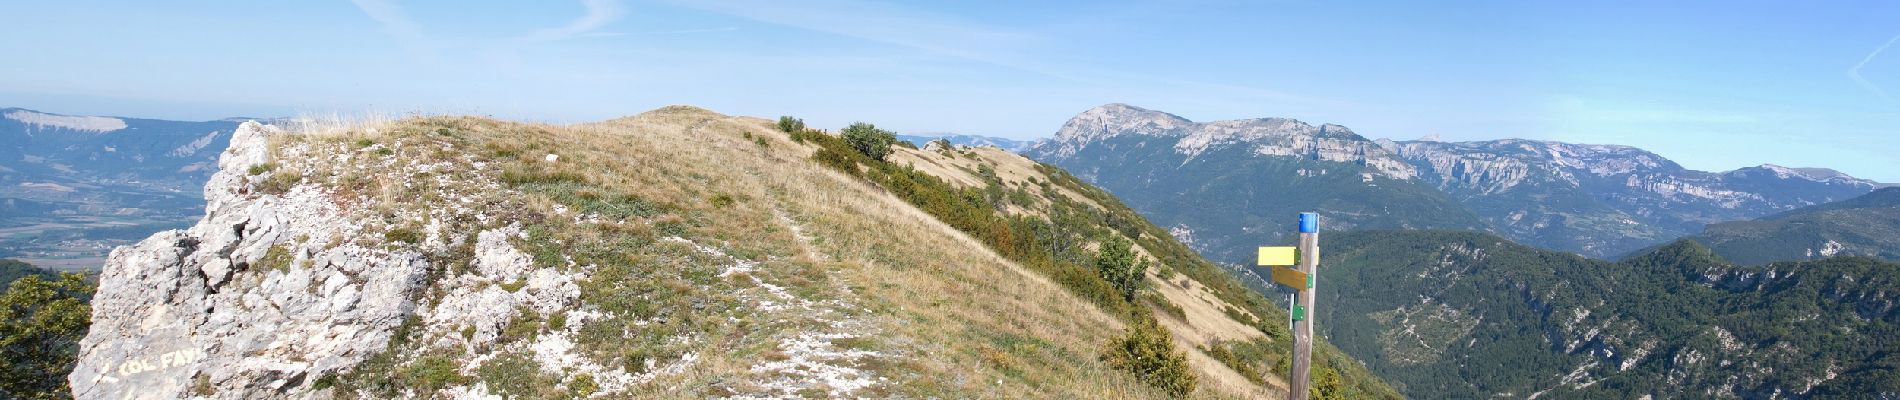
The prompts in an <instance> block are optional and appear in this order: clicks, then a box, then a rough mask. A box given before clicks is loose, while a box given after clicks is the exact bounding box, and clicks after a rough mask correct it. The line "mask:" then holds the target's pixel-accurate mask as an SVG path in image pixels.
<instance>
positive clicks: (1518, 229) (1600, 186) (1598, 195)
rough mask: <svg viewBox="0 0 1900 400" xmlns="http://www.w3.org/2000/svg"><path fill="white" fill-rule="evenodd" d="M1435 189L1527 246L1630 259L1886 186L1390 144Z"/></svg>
mask: <svg viewBox="0 0 1900 400" xmlns="http://www.w3.org/2000/svg"><path fill="white" fill-rule="evenodd" d="M1381 144H1383V145H1385V146H1386V147H1388V148H1390V149H1392V150H1393V151H1394V152H1395V153H1397V154H1398V155H1399V157H1401V158H1404V159H1405V160H1406V161H1409V162H1411V163H1412V164H1413V165H1415V166H1417V167H1418V169H1419V171H1420V172H1421V179H1423V180H1425V181H1427V182H1431V183H1432V184H1433V185H1436V186H1437V187H1438V188H1439V189H1441V190H1444V191H1445V192H1446V193H1447V194H1449V195H1451V196H1452V197H1453V198H1456V199H1458V200H1459V202H1461V203H1463V204H1464V205H1465V206H1466V207H1469V208H1470V209H1471V210H1472V211H1473V212H1475V213H1477V214H1478V215H1480V216H1482V217H1483V218H1484V220H1485V222H1486V223H1487V224H1488V225H1489V226H1490V227H1491V230H1492V231H1494V232H1497V233H1499V234H1502V235H1504V236H1506V237H1509V238H1512V239H1513V240H1517V241H1520V242H1524V243H1527V244H1532V245H1536V246H1540V247H1544V248H1550V249H1558V250H1567V251H1574V252H1578V253H1580V254H1583V255H1587V256H1592V257H1604V256H1609V255H1617V254H1624V253H1628V252H1630V251H1633V250H1636V249H1640V248H1644V247H1650V246H1655V245H1660V244H1662V243H1664V242H1668V241H1671V240H1674V239H1675V238H1679V237H1682V236H1685V235H1688V234H1692V233H1695V232H1698V231H1700V230H1701V229H1702V227H1703V225H1706V224H1711V223H1718V222H1726V221H1734V220H1743V219H1749V218H1755V217H1760V216H1763V215H1768V214H1773V213H1777V212H1782V211H1787V210H1790V209H1794V208H1798V207H1803V206H1808V205H1814V204H1822V203H1827V202H1832V201H1838V200H1843V199H1847V198H1851V197H1854V196H1859V195H1862V194H1865V193H1867V192H1868V191H1870V190H1873V189H1874V188H1875V187H1876V186H1877V185H1878V184H1876V183H1874V182H1873V181H1868V180H1864V179H1857V178H1854V177H1851V176H1847V175H1846V174H1842V173H1840V172H1836V171H1833V170H1828V169H1823V168H1784V167H1780V166H1776V165H1762V166H1759V167H1749V168H1742V169H1737V170H1734V171H1728V172H1721V173H1713V172H1703V171H1696V170H1690V169H1687V168H1683V167H1682V166H1680V165H1677V164H1676V163H1675V162H1674V161H1670V160H1669V159H1667V158H1664V157H1662V156H1660V155H1657V154H1655V153H1651V152H1648V151H1644V150H1642V149H1638V148H1634V147H1628V146H1614V145H1584V144H1571V143H1561V142H1550V141H1537V140H1522V139H1503V140H1493V141H1479V142H1458V143H1447V142H1435V141H1404V142H1390V141H1382V142H1381Z"/></svg>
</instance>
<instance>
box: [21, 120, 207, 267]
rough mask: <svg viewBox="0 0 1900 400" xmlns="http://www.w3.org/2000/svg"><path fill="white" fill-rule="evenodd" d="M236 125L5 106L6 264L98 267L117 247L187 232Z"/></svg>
mask: <svg viewBox="0 0 1900 400" xmlns="http://www.w3.org/2000/svg"><path fill="white" fill-rule="evenodd" d="M237 124H238V123H237V121H230V120H224V121H203V122H185V121H165V120H153V119H137V118H118V117H101V116H71V115H59V114H49V113H42V112H38V111H33V110H27V109H20V108H0V257H13V258H22V259H27V260H29V261H32V262H34V263H36V264H40V265H41V266H46V267H59V268H61V269H97V268H99V265H100V264H101V263H102V261H103V259H104V257H105V255H106V252H108V251H111V249H112V248H113V247H117V246H120V245H125V244H130V243H132V242H134V241H137V240H138V239H140V238H143V237H144V236H145V235H149V234H151V233H152V232H156V231H159V230H163V229H170V228H180V227H184V226H188V225H190V224H191V221H193V220H194V219H196V218H197V217H198V216H199V214H200V213H201V212H202V211H203V210H204V198H203V197H202V196H201V195H200V194H199V191H198V188H199V187H201V186H203V185H204V182H205V180H206V179H209V178H210V176H211V173H212V172H215V171H216V170H217V168H216V166H215V165H214V163H216V161H217V157H218V151H219V150H221V149H223V148H225V145H226V144H227V142H228V141H229V140H230V137H231V132H232V130H233V129H235V128H236V127H237Z"/></svg>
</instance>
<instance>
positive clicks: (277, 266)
mask: <svg viewBox="0 0 1900 400" xmlns="http://www.w3.org/2000/svg"><path fill="white" fill-rule="evenodd" d="M294 259H295V257H294V256H292V255H291V254H290V248H288V247H284V246H282V245H278V246H271V247H270V249H269V250H265V251H264V258H261V259H258V260H257V267H258V269H259V270H265V271H278V272H283V271H289V270H290V263H291V261H292V260H294Z"/></svg>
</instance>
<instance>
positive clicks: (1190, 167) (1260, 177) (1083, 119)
mask: <svg viewBox="0 0 1900 400" xmlns="http://www.w3.org/2000/svg"><path fill="white" fill-rule="evenodd" d="M1028 154H1029V155H1030V157H1031V158H1035V159H1038V160H1040V161H1043V162H1047V163H1050V164H1053V165H1056V166H1059V167H1062V168H1064V169H1067V170H1069V171H1070V172H1072V173H1074V174H1075V175H1076V176H1079V177H1081V178H1082V179H1084V180H1087V181H1089V182H1091V183H1094V184H1096V185H1099V186H1101V187H1102V188H1103V189H1107V190H1108V191H1110V192H1112V193H1115V195H1116V196H1119V197H1120V198H1121V199H1122V201H1124V202H1126V203H1127V204H1128V205H1129V206H1130V207H1133V208H1134V209H1136V210H1138V211H1140V212H1141V213H1142V215H1143V216H1146V217H1147V218H1148V219H1149V220H1150V221H1153V222H1154V223H1155V224H1157V225H1161V226H1166V227H1169V228H1170V229H1171V230H1172V231H1173V233H1174V234H1175V237H1177V238H1179V239H1181V240H1182V241H1184V242H1188V243H1189V244H1190V245H1191V246H1194V248H1195V249H1197V250H1201V251H1202V252H1203V254H1206V255H1207V256H1208V257H1209V258H1211V259H1214V260H1217V261H1222V262H1228V263H1243V262H1247V260H1248V259H1249V257H1251V254H1252V253H1251V252H1252V251H1253V248H1254V247H1255V246H1259V245H1260V244H1262V243H1279V242H1283V241H1284V240H1283V239H1284V238H1285V237H1287V235H1289V234H1291V233H1292V232H1293V229H1292V224H1291V223H1290V222H1289V218H1291V217H1292V216H1294V215H1296V214H1297V213H1298V212H1301V211H1319V212H1320V213H1322V214H1324V215H1326V218H1327V219H1326V223H1325V224H1323V227H1324V228H1326V229H1338V230H1344V229H1386V228H1403V229H1480V228H1482V227H1483V226H1484V225H1483V223H1482V222H1481V221H1480V220H1479V219H1478V217H1477V216H1476V215H1474V214H1472V213H1471V212H1469V211H1467V210H1466V209H1465V208H1464V206H1462V205H1460V204H1458V203H1457V202H1456V201H1453V200H1452V199H1451V198H1449V197H1447V196H1446V195H1445V194H1444V193H1442V192H1439V191H1438V190H1437V189H1435V188H1433V187H1431V186H1428V185H1425V184H1422V183H1420V181H1419V180H1418V179H1417V178H1418V174H1419V171H1418V168H1417V167H1414V166H1412V165H1411V164H1409V163H1407V162H1405V161H1404V160H1403V159H1400V158H1398V156H1397V155H1396V154H1394V153H1393V152H1392V151H1390V150H1387V149H1386V148H1384V147H1381V146H1379V145H1378V144H1376V143H1373V142H1372V141H1371V140H1367V139H1366V138H1364V137H1360V136H1359V135H1357V134H1354V133H1353V132H1352V131H1351V130H1349V129H1346V128H1345V127H1343V126H1339V125H1330V124H1328V125H1320V126H1313V125H1309V124H1306V123H1304V122H1300V121H1296V120H1290V119H1280V118H1266V119H1247V120H1231V121H1215V122H1208V123H1198V122H1194V121H1189V120H1187V119H1185V118H1181V117H1178V116H1175V115H1172V114H1168V113H1163V112H1159V111H1153V110H1147V109H1143V108H1139V107H1133V106H1129V105H1125V104H1110V105H1105V106H1101V107H1096V108H1094V109H1090V110H1088V111H1085V112H1083V113H1082V114H1080V115H1077V116H1075V118H1073V119H1070V120H1069V122H1068V123H1066V124H1064V125H1063V126H1062V129H1061V130H1060V131H1058V132H1057V133H1056V136H1055V137H1054V138H1051V139H1049V140H1046V141H1043V142H1040V143H1037V144H1036V146H1035V148H1033V149H1031V150H1030V151H1029V152H1028Z"/></svg>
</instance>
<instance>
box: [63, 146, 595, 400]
mask: <svg viewBox="0 0 1900 400" xmlns="http://www.w3.org/2000/svg"><path fill="white" fill-rule="evenodd" d="M285 134H287V133H285V132H284V131H282V130H280V129H278V128H276V127H272V126H268V125H262V124H258V123H256V122H249V123H245V124H243V125H242V126H240V127H239V129H238V130H237V132H236V133H235V135H234V136H233V138H232V141H231V146H230V148H229V149H227V150H225V151H224V153H223V154H222V156H221V157H220V158H219V161H218V166H219V168H220V170H219V172H217V173H216V174H215V175H213V176H212V178H211V181H210V183H208V184H207V185H205V189H204V191H205V198H206V200H207V204H206V212H205V216H204V218H203V219H202V220H200V221H199V222H198V224H197V225H195V226H193V227H191V228H189V229H185V230H173V231H166V232H160V233H158V234H156V235H153V236H152V237H150V238H148V239H146V240H144V241H141V242H139V243H138V244H136V245H132V246H127V247H123V248H120V249H117V250H115V251H113V253H112V255H111V257H110V258H109V259H108V260H107V262H106V265H105V270H104V273H103V275H102V276H101V277H100V287H99V292H98V295H97V296H96V297H95V298H94V300H93V326H92V330H91V333H90V334H89V335H88V336H87V337H86V339H85V340H84V341H83V342H82V343H81V349H80V356H79V361H78V365H77V366H76V367H75V368H74V371H73V373H72V375H71V376H70V380H71V382H72V388H73V394H74V395H75V397H77V398H81V399H121V398H180V397H211V398H260V397H310V396H314V395H319V394H322V393H318V392H312V391H311V390H310V389H311V387H312V385H313V383H314V382H315V381H316V380H318V379H319V377H322V376H326V375H330V374H335V373H340V372H342V371H345V370H347V369H349V368H352V367H354V366H356V365H357V364H359V363H361V362H362V361H363V360H364V359H365V358H367V357H369V356H371V355H373V354H375V353H377V352H380V351H382V350H384V348H385V346H387V344H388V343H389V341H390V340H391V338H392V333H393V332H395V331H396V330H397V329H398V327H400V326H402V325H404V324H405V321H410V320H411V319H412V318H413V319H414V322H413V323H419V324H420V326H424V327H430V328H439V327H446V326H448V325H447V324H445V323H444V321H450V322H456V323H459V324H468V325H470V326H472V327H474V328H475V332H474V333H475V335H474V337H473V338H471V340H472V341H475V342H477V343H479V342H480V341H481V340H483V339H484V338H486V339H488V340H491V341H492V339H493V338H494V337H495V336H496V332H495V331H496V330H498V329H499V327H500V326H501V325H502V324H503V323H505V322H507V321H508V320H509V318H512V317H513V316H514V314H515V313H517V312H552V311H554V310H556V309H558V308H560V307H561V306H563V305H565V304H567V303H569V302H572V301H573V300H574V298H575V297H577V296H578V295H579V290H578V289H577V288H576V287H575V285H574V284H573V282H572V277H571V276H567V275H562V274H559V273H554V272H552V271H534V272H535V273H530V271H529V262H528V259H527V257H526V256H525V255H522V254H521V252H520V251H518V250H515V249H514V248H513V247H512V246H510V245H509V244H508V242H507V240H506V237H507V235H511V234H518V231H517V230H509V229H502V230H495V231H491V232H482V233H480V234H479V235H476V239H475V242H476V243H473V244H472V245H473V246H474V247H475V250H474V251H475V254H476V255H477V258H476V260H474V262H473V264H474V265H473V267H474V269H476V270H479V271H481V272H482V273H481V274H471V275H464V276H461V277H457V278H456V279H455V280H449V281H446V282H430V280H429V279H428V278H429V277H431V276H432V275H431V274H432V271H435V269H436V267H439V265H435V263H432V262H431V261H430V255H431V254H432V253H437V252H439V251H441V250H442V249H446V248H448V247H450V246H455V245H461V243H455V242H457V241H459V240H455V239H446V238H443V237H440V235H437V234H435V233H433V232H434V230H431V233H430V234H429V235H428V236H426V237H422V238H419V241H420V243H417V245H415V246H390V245H386V244H382V243H377V242H378V241H364V240H358V239H359V238H362V237H366V236H380V235H372V233H374V231H373V230H372V227H370V226H369V225H370V224H368V223H367V219H366V218H363V216H362V215H361V213H360V211H361V210H358V212H351V211H350V210H345V209H342V208H341V207H340V202H339V201H338V196H336V195H335V193H332V192H329V191H324V190H319V189H318V188H317V187H316V186H315V185H307V184H296V185H292V186H290V187H289V188H288V189H287V190H283V191H281V192H275V193H265V192H266V191H265V190H262V185H265V184H266V183H265V180H266V179H268V177H269V174H264V173H259V172H260V171H259V170H260V169H262V170H268V169H270V168H271V167H273V166H276V165H278V163H276V162H273V160H272V159H271V153H270V151H269V146H268V145H269V142H270V141H271V138H272V137H273V136H277V135H285ZM490 187H494V188H498V186H494V185H493V184H492V183H490ZM446 195H448V196H454V195H455V194H454V193H446ZM431 213H432V214H433V215H429V216H428V217H429V218H430V219H432V220H435V221H440V220H443V219H445V218H455V217H473V216H475V215H477V214H478V213H476V212H474V211H472V210H470V209H467V208H460V209H457V208H448V209H442V210H436V211H432V212H431ZM422 217H423V216H417V215H403V216H398V218H404V219H407V218H416V219H422ZM462 281H471V282H462ZM472 281H501V282H507V281H524V283H525V285H524V287H523V288H521V289H518V290H516V291H513V292H507V291H503V290H501V289H500V288H498V287H496V286H494V285H485V287H486V289H487V290H476V289H475V288H477V287H482V286H480V285H475V283H481V282H472ZM432 284H433V285H435V286H436V287H437V289H439V290H441V291H443V292H445V295H444V296H443V297H442V299H441V301H439V302H438V303H437V304H436V305H435V306H434V307H433V310H432V309H431V307H429V306H428V305H425V304H420V303H419V302H418V299H419V298H420V297H421V296H420V295H421V293H422V292H423V291H424V290H425V289H427V288H429V287H430V286H431V285H432ZM437 325H441V326H437Z"/></svg>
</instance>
